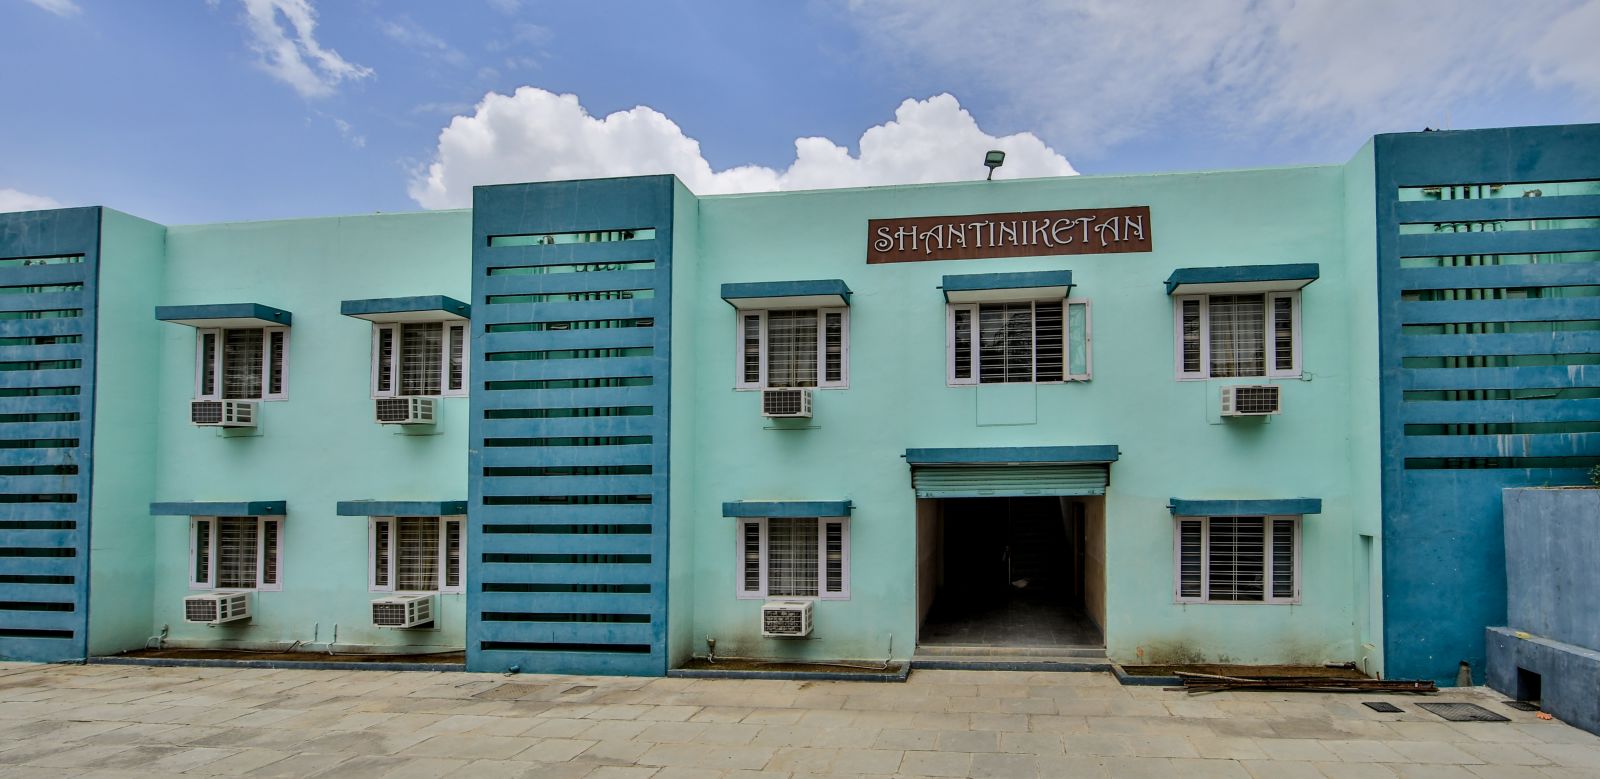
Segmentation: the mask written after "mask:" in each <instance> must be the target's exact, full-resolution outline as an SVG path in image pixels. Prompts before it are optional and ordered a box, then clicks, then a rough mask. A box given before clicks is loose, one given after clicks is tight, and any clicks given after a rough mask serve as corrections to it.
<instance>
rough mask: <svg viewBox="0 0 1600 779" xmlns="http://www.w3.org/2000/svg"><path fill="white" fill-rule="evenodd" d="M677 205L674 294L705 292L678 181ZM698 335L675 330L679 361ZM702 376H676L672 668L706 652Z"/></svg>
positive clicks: (689, 210)
mask: <svg viewBox="0 0 1600 779" xmlns="http://www.w3.org/2000/svg"><path fill="white" fill-rule="evenodd" d="M672 201H673V204H672V222H673V229H672V240H673V246H672V255H673V256H674V257H686V258H689V260H690V261H688V262H675V263H673V265H672V288H673V290H674V291H678V290H688V291H690V292H697V291H698V290H700V289H701V287H702V285H701V282H700V264H699V263H698V262H695V261H694V260H695V258H698V257H699V256H700V201H699V199H698V198H696V197H695V196H694V193H692V192H690V191H689V188H688V187H686V186H684V185H683V182H681V181H674V187H673V197H672ZM696 297H697V295H695V296H685V297H683V298H681V299H680V298H678V297H677V295H674V296H673V316H674V317H676V316H677V315H678V312H679V311H680V310H683V308H682V307H684V306H686V305H691V304H692V303H693V301H694V300H695V299H696ZM696 332H697V331H696V329H695V328H692V327H682V328H676V327H675V328H673V330H672V351H673V353H674V354H677V355H680V359H684V356H685V355H687V356H688V357H687V359H690V360H693V359H695V358H694V357H693V355H695V353H696V352H695V346H696V344H695V340H694V339H695V336H696ZM699 375H700V371H695V370H679V371H673V372H672V390H671V392H672V398H673V402H672V419H671V425H672V443H671V449H672V453H671V457H672V470H671V474H670V479H671V485H670V490H669V495H670V503H669V506H670V509H669V514H670V516H671V518H672V520H671V522H670V523H669V539H668V558H667V560H668V563H667V664H668V665H669V666H673V667H676V666H678V665H682V664H683V662H684V661H685V660H687V659H689V657H690V656H692V655H693V654H694V653H695V652H702V653H703V652H704V651H705V650H704V644H703V643H701V639H703V638H704V636H696V635H695V634H694V627H695V622H694V607H695V586H694V583H695V580H696V579H697V578H698V577H700V576H702V575H703V574H702V573H701V571H700V570H699V568H698V566H697V565H696V560H695V543H694V541H695V529H696V523H695V522H694V521H693V518H694V516H695V511H696V509H697V506H698V504H697V503H696V502H695V499H694V492H695V484H696V481H697V480H696V479H695V473H696V470H697V467H698V463H699V454H700V446H701V445H702V444H703V442H702V440H701V439H700V437H699V435H698V432H699V428H698V426H697V425H696V424H695V422H696V419H697V416H696V409H698V408H699V404H698V403H695V402H694V401H693V399H694V398H695V397H696V396H697V395H698V393H699V390H700V388H699V386H698V385H697V384H696V381H697V378H698V377H699ZM717 386H719V387H720V386H721V385H717ZM710 562H711V563H712V564H713V565H715V564H716V563H717V562H725V561H720V560H719V559H718V558H716V557H713V558H712V559H711V561H710Z"/></svg>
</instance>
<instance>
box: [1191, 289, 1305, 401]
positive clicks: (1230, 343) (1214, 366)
mask: <svg viewBox="0 0 1600 779" xmlns="http://www.w3.org/2000/svg"><path fill="white" fill-rule="evenodd" d="M1173 329H1174V342H1175V345H1176V346H1175V352H1176V371H1177V376H1178V378H1179V379H1209V378H1260V377H1265V378H1294V377H1298V376H1299V375H1300V342H1301V335H1300V293H1298V292H1269V293H1263V294H1248V295H1247V294H1239V295H1189V296H1183V297H1177V298H1174V299H1173Z"/></svg>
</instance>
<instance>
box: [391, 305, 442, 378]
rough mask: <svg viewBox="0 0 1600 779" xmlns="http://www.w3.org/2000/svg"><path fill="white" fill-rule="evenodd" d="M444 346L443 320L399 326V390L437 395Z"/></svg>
mask: <svg viewBox="0 0 1600 779" xmlns="http://www.w3.org/2000/svg"><path fill="white" fill-rule="evenodd" d="M443 348H444V323H442V322H413V323H407V324H404V325H402V326H401V327H400V394H401V395H438V394H439V391H440V370H441V368H442V359H441V358H442V356H443Z"/></svg>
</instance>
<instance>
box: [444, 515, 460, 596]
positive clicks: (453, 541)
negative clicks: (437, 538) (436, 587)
mask: <svg viewBox="0 0 1600 779" xmlns="http://www.w3.org/2000/svg"><path fill="white" fill-rule="evenodd" d="M444 586H446V587H449V588H452V589H454V588H456V587H460V586H461V521H460V520H450V521H447V522H445V523H444Z"/></svg>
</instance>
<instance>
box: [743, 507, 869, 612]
mask: <svg viewBox="0 0 1600 779" xmlns="http://www.w3.org/2000/svg"><path fill="white" fill-rule="evenodd" d="M810 519H814V520H815V521H816V522H817V525H818V527H817V594H816V595H784V596H774V597H777V599H778V600H849V599H850V518H849V517H810ZM767 520H768V517H741V518H740V519H739V520H738V521H737V522H736V523H735V526H734V531H735V532H734V535H733V549H734V585H733V586H734V591H735V597H737V598H739V599H740V600H765V599H766V598H768V597H769V596H768V595H767ZM830 522H831V523H837V524H839V525H840V526H841V530H840V539H841V553H842V554H843V556H844V559H843V560H842V561H841V565H840V572H839V575H840V579H839V586H840V589H839V590H835V591H829V590H828V532H827V528H826V527H823V525H824V524H826V523H830ZM750 525H755V526H757V527H758V528H759V531H758V532H759V533H760V539H761V540H760V550H761V551H760V558H759V560H758V563H757V565H758V566H759V570H760V576H759V577H758V582H759V585H760V586H759V587H758V588H757V589H754V590H749V589H745V586H744V573H745V569H744V534H745V528H746V527H748V526H750Z"/></svg>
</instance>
